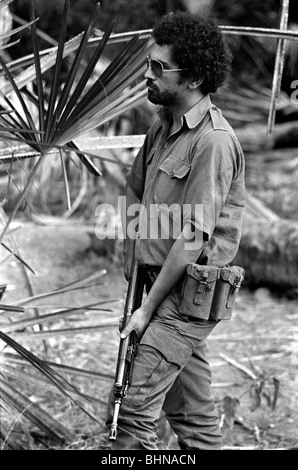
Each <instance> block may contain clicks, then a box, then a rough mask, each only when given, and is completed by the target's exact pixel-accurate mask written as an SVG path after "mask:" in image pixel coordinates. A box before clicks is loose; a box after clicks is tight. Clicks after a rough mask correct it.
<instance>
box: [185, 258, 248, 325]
mask: <svg viewBox="0 0 298 470" xmlns="http://www.w3.org/2000/svg"><path fill="white" fill-rule="evenodd" d="M244 274H245V272H244V269H243V268H241V267H240V266H230V267H225V268H219V267H217V266H208V265H200V264H196V263H191V264H189V265H188V266H187V269H186V276H185V280H184V283H183V286H182V296H181V303H180V313H181V314H183V315H186V316H188V317H190V318H195V319H200V320H216V321H218V320H229V319H230V318H231V316H232V310H233V307H234V305H235V301H236V297H237V293H238V292H239V289H240V286H241V283H242V281H243V279H244Z"/></svg>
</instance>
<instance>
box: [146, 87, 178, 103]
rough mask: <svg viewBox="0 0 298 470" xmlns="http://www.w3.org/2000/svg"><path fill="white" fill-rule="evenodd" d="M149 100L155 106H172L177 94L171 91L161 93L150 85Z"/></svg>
mask: <svg viewBox="0 0 298 470" xmlns="http://www.w3.org/2000/svg"><path fill="white" fill-rule="evenodd" d="M148 100H149V101H150V102H151V103H153V104H157V105H161V106H170V105H171V104H173V102H174V101H175V94H174V93H172V92H170V91H163V92H161V91H160V90H159V89H158V88H157V87H155V86H152V85H148Z"/></svg>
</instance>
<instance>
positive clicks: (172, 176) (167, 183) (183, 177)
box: [154, 155, 191, 205]
mask: <svg viewBox="0 0 298 470" xmlns="http://www.w3.org/2000/svg"><path fill="white" fill-rule="evenodd" d="M190 168H191V167H190V164H189V163H188V162H186V161H185V160H181V159H179V158H177V157H174V156H173V155H169V156H168V157H167V158H166V159H165V160H164V161H163V162H162V164H161V165H160V166H159V170H160V171H159V172H158V178H157V180H156V189H155V192H154V201H155V203H157V204H167V205H172V204H179V205H181V204H182V203H183V195H184V190H185V185H186V181H187V176H188V173H189V171H190Z"/></svg>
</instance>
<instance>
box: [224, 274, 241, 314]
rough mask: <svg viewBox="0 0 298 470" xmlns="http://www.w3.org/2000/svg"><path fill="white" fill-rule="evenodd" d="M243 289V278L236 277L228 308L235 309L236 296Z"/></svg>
mask: <svg viewBox="0 0 298 470" xmlns="http://www.w3.org/2000/svg"><path fill="white" fill-rule="evenodd" d="M240 287H241V276H236V277H235V281H234V284H233V285H232V287H231V289H230V292H229V296H228V299H227V308H231V307H233V305H234V303H235V300H236V295H237V294H238V291H239V289H240Z"/></svg>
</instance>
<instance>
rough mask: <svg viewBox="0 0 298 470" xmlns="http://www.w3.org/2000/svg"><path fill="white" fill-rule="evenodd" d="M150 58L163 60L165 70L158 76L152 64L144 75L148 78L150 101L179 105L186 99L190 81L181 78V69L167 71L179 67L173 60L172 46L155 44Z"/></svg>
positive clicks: (158, 103) (159, 103) (166, 104)
mask: <svg viewBox="0 0 298 470" xmlns="http://www.w3.org/2000/svg"><path fill="white" fill-rule="evenodd" d="M150 58H151V59H152V60H153V59H155V60H158V61H159V62H161V63H162V65H163V68H164V69H165V71H164V72H163V73H162V75H161V77H157V76H156V75H155V74H154V68H153V70H152V68H151V67H150V66H149V67H148V69H147V71H146V73H145V75H144V76H145V78H146V79H147V87H148V99H149V101H151V103H154V104H157V105H163V106H168V107H172V106H177V105H179V103H180V102H183V100H184V92H185V90H186V88H187V83H188V81H187V80H183V79H182V78H181V71H170V72H167V71H166V70H170V69H177V68H179V67H178V65H177V64H176V63H175V62H173V60H172V56H171V50H170V48H169V47H168V46H158V45H157V44H155V45H154V46H153V49H152V51H151V54H150Z"/></svg>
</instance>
